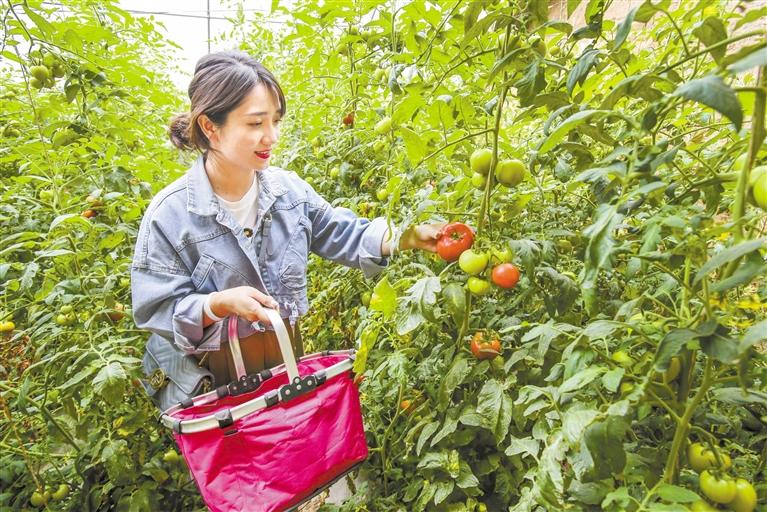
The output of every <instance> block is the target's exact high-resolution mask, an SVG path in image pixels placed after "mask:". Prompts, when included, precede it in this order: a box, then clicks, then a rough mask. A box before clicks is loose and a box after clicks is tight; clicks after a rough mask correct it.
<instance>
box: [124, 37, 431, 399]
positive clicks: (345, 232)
mask: <svg viewBox="0 0 767 512" xmlns="http://www.w3.org/2000/svg"><path fill="white" fill-rule="evenodd" d="M189 98H190V100H191V111H190V112H189V113H185V114H182V115H179V116H176V117H175V118H174V119H173V120H172V121H171V126H170V139H171V141H172V142H173V144H174V145H175V146H177V147H178V148H179V149H182V150H192V151H199V152H200V153H201V155H200V156H199V157H198V158H197V160H196V161H195V162H194V165H192V167H191V168H190V169H189V170H188V171H187V172H186V174H185V175H184V176H183V177H181V178H180V179H178V180H177V181H175V182H174V183H171V184H170V185H168V186H167V187H165V188H164V189H163V190H162V191H161V192H159V193H158V194H157V196H156V197H155V198H154V199H153V201H152V202H151V204H150V205H149V207H148V208H147V211H146V213H145V215H144V218H143V219H142V222H141V228H140V230H139V234H138V239H137V241H136V249H135V254H134V258H133V264H132V266H131V278H132V281H131V283H132V296H133V313H134V319H135V322H136V325H138V326H139V327H140V328H142V329H147V330H149V331H150V332H151V333H152V335H151V336H150V338H149V341H148V343H147V353H146V355H145V357H144V369H145V371H146V372H147V374H148V376H149V386H146V387H147V391H148V392H149V394H150V395H151V396H153V397H154V399H155V401H156V403H157V404H158V405H159V406H160V407H161V408H162V409H165V408H167V407H170V406H172V405H174V404H177V403H178V402H180V401H181V400H183V399H185V398H188V397H190V396H194V395H196V394H199V393H201V392H204V391H206V390H207V389H208V388H209V387H210V386H211V385H213V386H219V385H222V384H227V383H229V382H230V381H232V380H236V374H235V371H234V364H233V361H232V358H231V352H230V351H229V349H228V343H226V342H227V341H228V339H227V326H228V322H229V321H230V318H231V319H234V318H236V319H237V322H238V325H237V329H238V333H239V337H240V340H241V346H242V352H243V359H244V360H245V365H246V370H247V371H248V372H249V373H251V372H254V371H258V370H261V369H263V368H270V367H273V366H275V365H277V364H279V363H281V362H282V358H281V356H280V353H279V349H278V345H277V341H276V336H275V335H274V332H273V331H272V330H268V329H267V326H268V324H269V320H268V318H267V316H266V314H265V312H264V308H274V309H278V310H279V312H280V314H281V316H282V317H283V319H284V321H285V322H286V325H287V326H288V327H289V329H288V331H289V332H291V334H292V341H293V345H294V349H295V352H296V355H297V356H300V355H301V354H302V353H303V347H302V344H301V339H300V334H299V332H298V319H299V317H300V316H301V315H303V314H305V313H306V312H307V310H308V306H309V304H308V300H307V297H306V269H307V263H308V255H309V251H311V252H314V253H315V254H318V255H320V256H322V257H324V258H327V259H329V260H332V261H335V262H338V263H341V264H343V265H347V266H350V267H356V268H359V269H361V270H362V271H363V273H364V274H365V276H367V277H372V276H374V275H375V274H376V273H378V272H379V271H381V269H383V268H384V267H385V266H386V264H387V263H388V258H387V257H388V256H390V255H391V254H393V253H394V252H395V251H396V250H404V249H416V248H417V249H423V250H427V251H432V252H434V251H435V250H436V239H437V236H438V232H439V229H440V228H441V226H442V225H441V224H428V225H420V226H413V227H411V228H409V229H406V230H405V231H404V232H402V233H400V232H398V231H397V230H395V231H394V232H393V233H392V232H391V231H390V230H389V228H388V226H387V222H386V219H385V218H383V217H379V218H376V219H373V220H372V221H371V220H368V219H364V218H358V217H357V216H356V215H354V213H353V212H352V211H351V210H349V209H346V208H340V207H339V208H334V207H332V206H331V205H330V204H329V203H328V202H327V201H326V200H325V199H323V198H322V197H320V196H319V195H318V194H317V193H316V192H315V191H314V190H313V189H312V187H311V186H310V185H308V184H307V183H306V182H305V181H304V180H302V179H301V178H300V177H299V176H297V175H296V174H295V173H293V172H289V171H285V170H282V169H279V168H276V167H271V166H270V165H269V162H270V159H271V156H272V150H273V149H274V146H275V144H276V143H277V139H278V136H279V125H280V121H281V119H282V118H283V116H284V115H285V111H286V104H285V96H284V94H283V92H282V89H281V88H280V85H279V84H278V83H277V80H276V79H275V78H274V76H273V75H272V73H270V72H269V71H268V70H267V69H265V68H264V67H263V66H262V65H261V64H260V63H258V62H257V61H255V60H254V59H253V58H251V57H250V56H249V55H247V54H245V53H242V52H236V51H227V52H219V53H213V54H210V55H206V56H205V57H203V58H202V59H200V60H199V62H198V63H197V66H196V69H195V73H194V77H193V78H192V81H191V83H190V85H189Z"/></svg>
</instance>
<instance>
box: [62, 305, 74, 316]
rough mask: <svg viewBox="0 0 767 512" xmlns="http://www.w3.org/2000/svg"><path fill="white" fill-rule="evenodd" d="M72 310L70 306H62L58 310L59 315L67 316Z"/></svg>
mask: <svg viewBox="0 0 767 512" xmlns="http://www.w3.org/2000/svg"><path fill="white" fill-rule="evenodd" d="M73 310H74V308H73V307H72V305H71V304H64V305H63V306H61V307H60V308H59V313H64V314H65V315H68V314H69V313H71V312H72V311H73Z"/></svg>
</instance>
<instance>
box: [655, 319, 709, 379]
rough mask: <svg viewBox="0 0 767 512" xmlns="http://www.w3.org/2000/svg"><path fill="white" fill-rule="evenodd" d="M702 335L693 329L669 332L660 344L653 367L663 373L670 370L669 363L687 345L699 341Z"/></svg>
mask: <svg viewBox="0 0 767 512" xmlns="http://www.w3.org/2000/svg"><path fill="white" fill-rule="evenodd" d="M699 337H700V334H698V333H697V332H695V331H693V330H691V329H674V330H673V331H669V332H668V333H667V334H666V335H665V336H664V337H663V339H662V340H661V342H660V343H659V344H658V350H657V352H656V353H655V359H654V361H653V366H654V367H655V370H657V371H660V372H663V371H666V370H668V363H669V361H671V358H672V357H674V356H675V355H677V354H678V353H679V351H680V350H682V347H684V346H685V345H687V343H688V342H689V341H692V340H695V339H698V338H699Z"/></svg>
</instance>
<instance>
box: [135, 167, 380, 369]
mask: <svg viewBox="0 0 767 512" xmlns="http://www.w3.org/2000/svg"><path fill="white" fill-rule="evenodd" d="M256 176H257V179H258V180H259V185H260V187H259V189H260V193H259V196H258V215H257V217H256V224H255V229H254V230H253V235H252V236H251V237H247V236H246V235H245V233H244V230H243V228H242V227H240V225H239V224H238V223H237V221H236V220H235V219H234V217H233V216H232V215H231V214H230V213H229V211H228V210H227V209H226V208H224V207H222V206H220V205H219V202H218V200H217V199H216V196H215V194H214V193H213V189H212V188H211V185H210V181H209V180H208V176H207V174H206V173H205V167H204V161H203V157H202V156H200V157H199V158H198V159H197V161H196V162H195V163H194V165H193V166H192V167H191V168H190V169H189V170H188V171H187V172H186V173H185V175H184V176H182V177H181V178H179V179H178V180H176V181H175V182H173V183H172V184H170V185H169V186H167V187H165V188H164V189H163V190H162V191H160V192H159V193H158V194H157V195H156V196H155V197H154V198H153V200H152V202H151V203H150V205H149V207H148V208H147V210H146V213H145V215H144V218H143V219H142V222H141V227H140V229H139V233H138V239H137V241H136V249H135V253H134V257H133V264H132V266H131V289H132V296H133V315H134V320H135V322H136V325H137V326H138V327H139V328H141V329H147V330H149V331H150V332H151V333H152V336H151V337H150V340H149V344H148V347H149V345H152V344H153V342H154V345H155V346H156V345H157V343H158V342H159V341H160V339H158V338H162V339H164V340H167V341H170V342H172V343H174V344H175V345H176V347H177V348H178V349H180V351H181V352H180V353H182V354H187V355H188V354H194V353H200V352H204V351H209V350H218V349H219V348H220V344H221V342H222V341H226V340H227V332H226V331H227V330H226V328H225V325H226V320H224V321H221V322H214V323H213V324H212V325H210V326H209V327H206V328H203V326H202V321H203V305H204V302H205V299H206V296H207V295H208V294H209V293H211V292H214V291H218V290H225V289H228V288H233V287H236V286H246V285H247V286H253V287H255V288H258V289H259V290H261V291H263V292H265V293H267V294H268V295H270V296H272V297H273V298H274V299H275V300H277V302H278V303H279V304H280V313H281V315H282V317H283V318H290V319H291V323H293V322H294V320H295V319H296V318H298V317H299V316H301V315H303V314H305V313H306V312H307V310H308V306H309V303H308V300H307V297H306V270H307V261H308V256H309V251H311V252H314V253H315V254H318V255H320V256H322V257H323V258H327V259H329V260H332V261H335V262H337V263H341V264H343V265H347V266H349V267H355V268H359V269H361V270H362V271H363V273H364V274H365V276H366V277H373V276H374V275H375V274H377V273H378V272H380V271H381V270H382V269H383V268H384V267H385V266H386V265H387V264H388V258H385V257H383V256H382V254H381V242H382V240H383V237H384V236H385V235H386V233H387V231H388V226H387V222H386V219H385V218H383V217H379V218H376V219H373V220H372V221H371V220H368V219H364V218H359V217H357V216H356V215H355V214H354V213H353V212H352V211H351V210H349V209H347V208H341V207H332V206H331V205H330V204H329V203H328V202H327V201H325V200H324V199H323V198H322V197H320V196H319V195H318V194H317V193H316V192H315V191H314V189H312V187H311V186H310V185H309V184H307V183H306V182H305V181H304V180H302V179H301V178H300V177H299V176H298V175H297V174H296V173H294V172H290V171H285V170H283V169H279V168H275V167H269V168H268V169H266V170H264V171H259V172H257V174H256ZM258 330H263V329H262V328H261V326H260V324H258V322H256V323H253V324H251V323H250V322H247V321H245V320H242V319H241V320H240V322H239V324H238V332H239V335H240V337H241V338H242V337H245V336H248V335H250V334H253V333H254V332H256V331H258ZM153 338H154V339H153ZM167 341H166V343H167Z"/></svg>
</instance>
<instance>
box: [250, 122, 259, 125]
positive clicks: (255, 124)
mask: <svg viewBox="0 0 767 512" xmlns="http://www.w3.org/2000/svg"><path fill="white" fill-rule="evenodd" d="M248 126H261V123H260V122H258V123H248Z"/></svg>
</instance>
